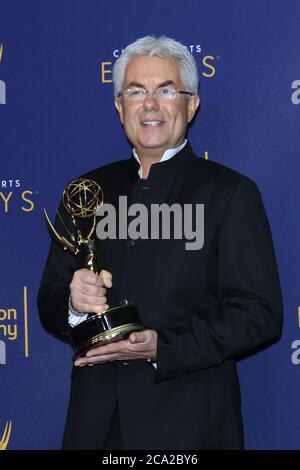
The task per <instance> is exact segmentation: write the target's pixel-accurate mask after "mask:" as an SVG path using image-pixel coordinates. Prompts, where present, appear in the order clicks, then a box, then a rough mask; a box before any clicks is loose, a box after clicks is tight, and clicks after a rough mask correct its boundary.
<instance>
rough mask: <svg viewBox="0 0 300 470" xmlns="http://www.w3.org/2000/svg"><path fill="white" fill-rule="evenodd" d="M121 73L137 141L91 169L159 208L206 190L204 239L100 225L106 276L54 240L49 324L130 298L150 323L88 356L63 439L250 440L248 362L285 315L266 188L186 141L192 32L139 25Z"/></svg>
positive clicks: (44, 289) (220, 443)
mask: <svg viewBox="0 0 300 470" xmlns="http://www.w3.org/2000/svg"><path fill="white" fill-rule="evenodd" d="M113 80H114V87H115V105H116V108H117V110H118V113H119V116H120V119H121V123H122V125H123V127H124V131H125V133H126V136H127V138H128V139H129V140H130V142H131V143H132V145H133V147H134V150H133V155H132V156H131V158H130V159H127V160H123V161H120V162H117V163H113V164H110V165H107V166H105V167H103V168H100V169H98V170H94V171H92V172H90V173H89V174H88V175H86V177H88V178H90V179H93V180H95V181H97V182H98V183H99V184H100V185H101V187H102V188H103V192H104V194H105V199H106V202H109V203H111V204H113V205H114V206H115V207H116V208H117V205H118V198H119V196H120V195H123V196H127V197H128V200H129V202H130V203H131V204H133V203H142V204H144V205H145V206H146V207H149V208H150V207H151V205H153V204H157V203H166V204H168V205H169V206H171V205H172V204H175V203H177V204H178V203H179V204H180V206H181V207H184V204H192V205H197V204H204V208H205V224H204V227H205V231H204V235H205V236H204V244H203V246H201V249H200V248H199V249H197V250H187V249H186V241H187V240H186V239H184V238H181V239H178V238H176V237H173V238H171V239H162V238H160V239H151V238H148V239H146V238H140V239H136V240H132V239H129V238H127V240H123V239H118V238H117V239H109V238H108V239H106V240H101V241H99V240H98V239H97V238H96V240H95V242H96V248H97V250H98V251H99V253H100V256H101V262H102V266H103V268H104V270H103V271H102V272H101V274H100V276H97V275H96V274H94V273H92V272H89V271H88V270H86V269H82V268H81V267H80V265H79V263H78V262H77V260H76V259H75V257H73V256H72V255H70V254H68V253H65V252H63V251H62V250H60V249H59V248H58V247H57V246H56V245H55V244H52V246H51V249H50V253H49V257H48V261H47V264H46V268H45V272H44V275H43V279H42V283H41V287H40V291H39V298H38V304H39V310H40V316H41V320H42V322H43V325H44V326H45V328H46V329H47V330H48V331H50V332H52V333H53V334H55V335H62V334H68V332H69V330H70V328H72V326H74V325H76V324H78V323H79V322H80V321H82V320H83V319H85V318H86V312H95V313H101V312H103V311H105V310H106V309H107V308H108V306H116V305H118V304H119V303H120V301H121V300H124V299H128V300H129V301H131V302H133V303H135V304H136V305H137V306H138V309H139V312H140V315H141V317H142V320H143V322H144V323H145V324H146V325H148V327H149V328H148V329H147V330H145V331H143V332H135V333H132V334H131V335H130V336H129V338H128V339H126V340H122V341H120V342H117V343H112V344H109V345H105V346H101V347H95V348H94V349H92V350H90V351H89V352H88V353H87V354H86V355H85V357H83V358H80V359H77V360H75V362H74V367H73V372H72V387H71V396H70V403H69V409H68V416H67V422H66V428H65V434H64V440H63V448H64V449H103V448H107V449H113V448H125V449H173V450H174V449H240V448H243V430H242V419H241V411H240V392H239V383H238V378H237V374H236V366H235V363H236V360H237V359H238V358H239V357H240V356H241V355H244V354H246V353H251V352H253V351H254V350H255V349H256V348H257V347H261V346H262V345H264V344H266V343H268V342H270V341H273V340H275V339H277V338H278V337H279V335H280V331H281V317H282V304H281V294H280V285H279V280H278V274H277V268H276V261H275V257H274V253H273V247H272V240H271V234H270V229H269V225H268V222H267V218H266V215H265V212H264V208H263V204H262V201H261V198H260V195H259V192H258V190H257V188H256V186H255V184H254V183H253V182H252V181H250V180H249V179H248V178H246V177H245V176H242V175H241V174H239V173H237V172H235V171H232V170H230V169H228V168H225V167H224V166H222V165H219V164H217V163H213V162H210V161H206V160H204V159H200V158H198V157H197V156H196V155H195V154H194V153H193V150H192V148H191V146H190V144H189V143H188V142H186V140H185V137H186V133H187V128H188V125H189V123H190V122H191V121H192V120H193V118H194V116H195V113H196V111H197V108H198V106H199V96H198V75H197V68H196V65H195V62H194V59H193V57H192V55H191V54H190V53H189V52H188V51H187V49H186V48H184V47H183V46H182V45H181V44H179V43H178V42H176V41H174V40H172V39H169V38H166V37H161V38H158V39H157V38H154V37H144V38H142V39H139V40H138V41H136V42H135V43H133V44H131V45H129V46H128V47H127V48H126V49H125V51H124V52H123V54H122V55H121V57H120V58H119V59H118V61H117V62H116V64H115V67H114V74H113ZM57 224H58V225H57V226H58V228H59V230H62V229H63V228H62V225H61V224H60V222H59V221H58V222H57ZM202 229H203V227H202ZM196 230H198V231H199V230H201V227H197V228H196ZM69 297H70V299H69ZM92 365H93V366H94V367H89V366H92Z"/></svg>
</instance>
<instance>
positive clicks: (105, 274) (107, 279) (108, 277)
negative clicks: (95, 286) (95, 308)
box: [99, 269, 112, 287]
mask: <svg viewBox="0 0 300 470" xmlns="http://www.w3.org/2000/svg"><path fill="white" fill-rule="evenodd" d="M99 276H100V277H101V278H102V279H103V282H104V285H105V287H112V274H111V273H110V272H109V271H106V270H105V269H102V270H101V272H100V274H99Z"/></svg>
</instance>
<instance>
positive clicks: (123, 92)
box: [117, 85, 195, 103]
mask: <svg viewBox="0 0 300 470" xmlns="http://www.w3.org/2000/svg"><path fill="white" fill-rule="evenodd" d="M132 88H140V89H141V90H144V91H145V95H144V98H143V99H142V100H130V99H129V100H128V101H132V102H133V103H134V102H136V103H137V102H144V101H145V100H146V99H147V98H148V96H149V95H152V97H153V98H155V99H156V100H158V101H160V100H159V98H158V97H157V96H155V93H156V91H157V90H158V89H159V88H167V85H166V86H158V87H157V88H156V89H155V90H154V91H146V90H145V88H143V87H137V86H136V87H132ZM128 90H130V88H128V89H127V90H125V91H120V92H119V93H118V95H117V98H120V97H121V96H122V95H123V96H124V97H125V100H126V95H125V93H126V91H128ZM174 91H175V96H174V98H172V99H166V100H161V101H173V100H176V98H177V93H180V94H182V95H190V96H195V95H194V93H191V92H189V91H182V90H176V89H174Z"/></svg>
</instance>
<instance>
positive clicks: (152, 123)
mask: <svg viewBox="0 0 300 470" xmlns="http://www.w3.org/2000/svg"><path fill="white" fill-rule="evenodd" d="M163 124H164V121H155V120H151V121H150V120H147V121H146V120H145V121H141V125H142V126H143V127H159V126H162V125H163Z"/></svg>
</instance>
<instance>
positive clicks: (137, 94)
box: [118, 86, 193, 102]
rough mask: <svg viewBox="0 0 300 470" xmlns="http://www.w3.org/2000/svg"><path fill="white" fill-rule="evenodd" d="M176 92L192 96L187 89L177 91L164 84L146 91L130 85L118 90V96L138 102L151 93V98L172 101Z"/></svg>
mask: <svg viewBox="0 0 300 470" xmlns="http://www.w3.org/2000/svg"><path fill="white" fill-rule="evenodd" d="M177 93H180V94H184V95H190V96H193V93H190V92H189V91H178V90H176V89H175V88H172V87H169V86H166V87H160V88H157V89H156V90H154V91H153V92H150V91H146V90H145V89H144V88H138V87H132V88H128V90H125V91H123V92H120V93H119V94H118V98H120V96H124V99H125V100H126V101H136V102H138V101H144V100H145V99H146V97H148V95H152V96H153V98H155V99H156V100H158V101H172V100H175V99H176V96H177Z"/></svg>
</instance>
